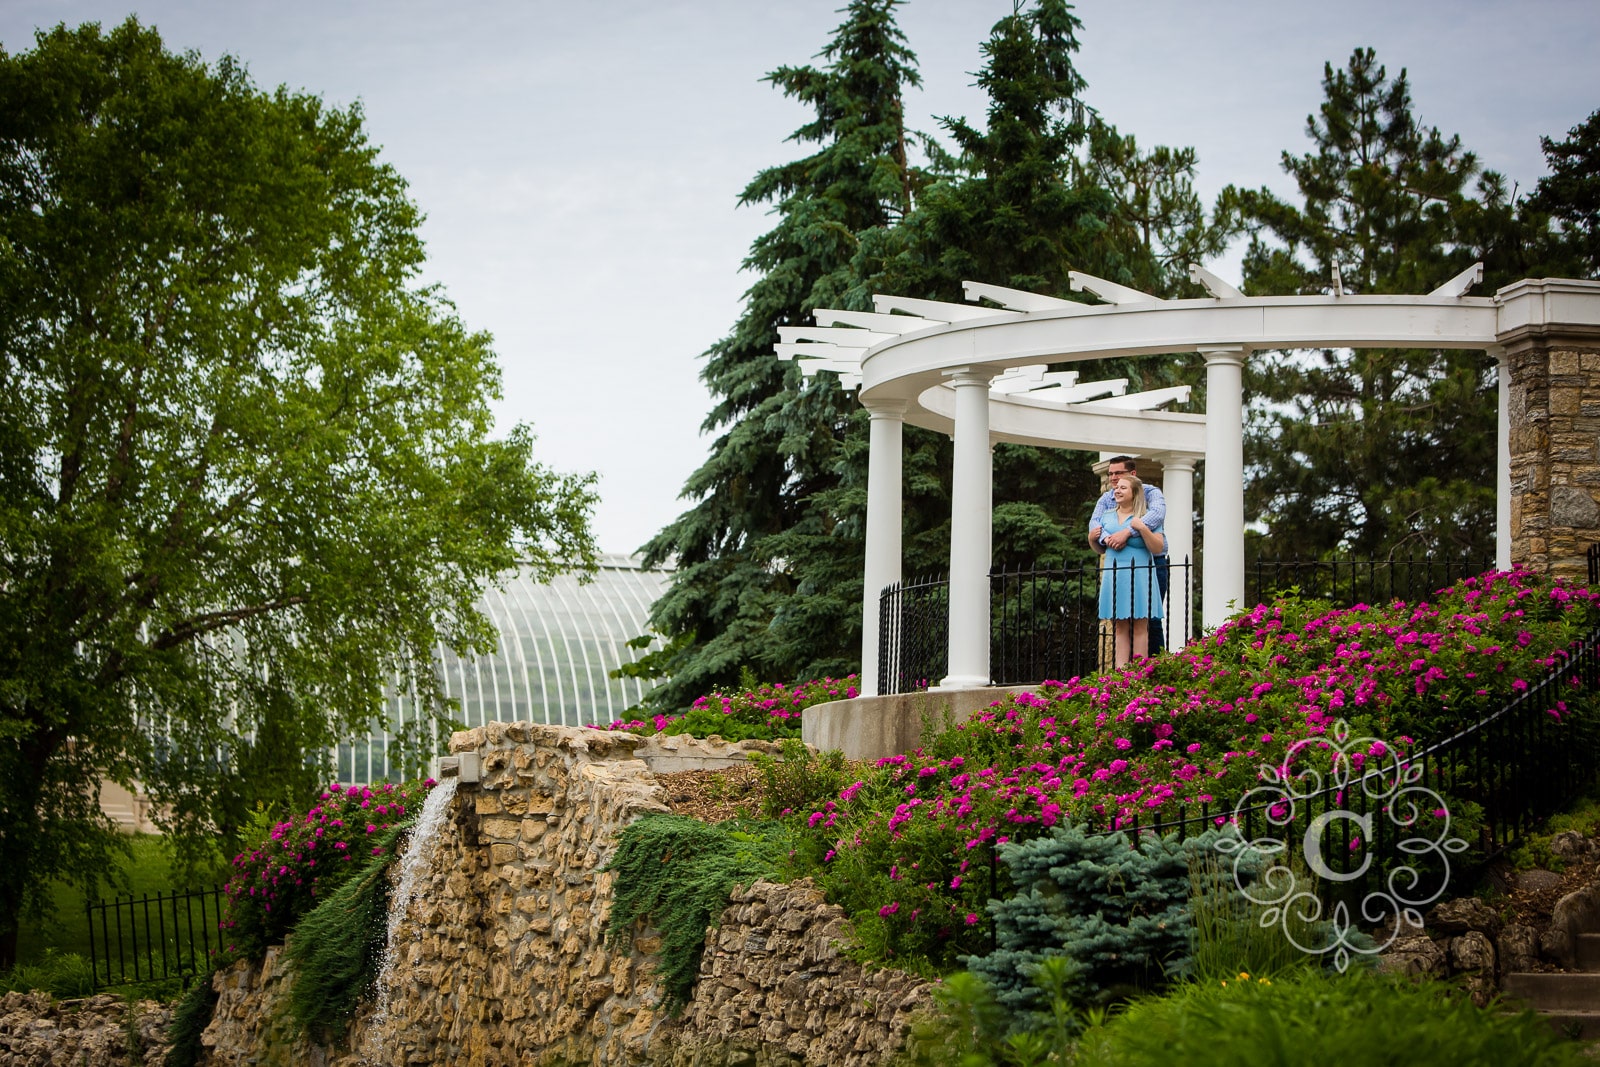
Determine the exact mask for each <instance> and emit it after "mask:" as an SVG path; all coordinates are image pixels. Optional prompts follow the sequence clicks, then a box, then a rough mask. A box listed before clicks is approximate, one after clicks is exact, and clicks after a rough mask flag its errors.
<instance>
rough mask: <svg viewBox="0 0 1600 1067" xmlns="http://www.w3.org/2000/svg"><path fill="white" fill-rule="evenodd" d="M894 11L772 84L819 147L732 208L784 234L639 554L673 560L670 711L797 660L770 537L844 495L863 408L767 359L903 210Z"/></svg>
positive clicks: (786, 587)
mask: <svg viewBox="0 0 1600 1067" xmlns="http://www.w3.org/2000/svg"><path fill="white" fill-rule="evenodd" d="M897 6H899V0H852V2H851V3H850V5H849V6H848V7H847V8H846V9H845V20H844V22H843V24H841V25H840V26H839V28H838V29H837V30H836V31H835V32H834V36H833V39H832V40H831V41H830V43H829V44H828V46H827V47H826V48H824V49H823V51H822V52H821V53H820V55H819V58H821V59H822V60H823V61H824V64H823V65H821V66H810V65H808V66H801V67H782V68H779V69H778V70H775V71H773V72H772V73H771V74H770V75H768V78H767V80H768V81H770V82H771V83H772V84H773V85H775V86H777V87H778V88H779V89H780V90H782V91H783V93H784V95H786V96H791V97H794V98H796V99H798V100H800V101H802V102H803V103H805V104H807V105H809V106H810V107H811V108H813V110H814V112H815V117H814V119H813V120H812V121H811V122H809V123H807V124H806V125H805V126H802V127H801V128H800V129H799V130H797V131H795V133H794V134H793V136H792V137H791V138H790V139H791V140H793V141H796V142H799V143H804V144H815V145H817V146H818V147H817V150H816V151H815V152H813V153H812V154H811V155H809V156H806V157H805V158H803V159H799V160H796V161H794V162H792V163H788V164H786V165H783V166H778V167H773V168H771V169H768V170H765V171H762V172H761V173H760V174H758V175H756V177H755V179H754V180H753V181H751V183H750V184H749V185H748V186H747V187H746V188H745V190H744V193H743V195H742V197H741V199H740V203H741V204H743V205H754V204H762V203H772V204H775V205H776V214H777V215H778V223H777V225H776V226H775V227H774V228H773V229H772V230H771V231H770V232H768V233H766V234H765V235H763V236H762V237H760V238H759V239H757V241H756V242H755V244H754V245H753V246H752V248H751V251H750V255H749V257H748V258H747V259H746V260H745V264H744V265H745V267H746V269H749V270H752V271H755V272H758V273H759V275H760V277H759V279H758V280H757V281H756V282H755V284H754V285H753V286H751V288H750V290H749V292H748V293H747V294H746V303H745V311H744V314H743V315H742V316H741V318H740V319H739V321H738V322H737V323H736V324H735V326H734V329H733V332H732V333H731V334H730V335H729V336H728V337H726V338H724V339H723V340H721V341H719V342H718V343H717V344H716V345H714V346H713V347H712V348H711V350H710V351H709V352H708V353H707V357H708V359H707V364H706V368H705V370H704V372H703V373H702V378H703V380H704V381H705V382H706V383H707V385H708V386H709V387H710V388H711V391H712V393H713V394H714V395H715V396H716V398H717V402H716V405H715V407H714V408H713V409H712V411H711V414H710V415H709V416H708V417H707V419H706V421H705V423H704V428H705V430H706V431H707V432H716V433H718V434H719V436H718V437H717V439H716V441H715V443H714V444H713V445H712V450H711V456H710V458H709V459H707V461H706V462H705V464H704V465H703V466H701V468H700V469H699V470H697V471H696V472H695V473H694V474H693V475H692V476H691V477H690V478H689V481H688V483H687V485H686V486H685V488H684V496H685V497H687V498H690V499H692V500H694V502H695V503H694V505H693V506H692V507H691V508H690V509H689V510H688V511H686V512H684V513H683V514H682V515H681V516H679V518H678V519H677V520H676V521H675V522H673V523H672V524H671V525H670V526H668V527H667V528H666V529H664V530H662V531H661V532H660V533H659V534H657V535H656V537H655V538H653V539H652V540H651V541H650V543H649V544H648V545H647V546H646V549H645V553H646V556H647V557H648V558H649V559H650V560H651V561H652V562H659V561H661V560H664V559H667V558H673V559H675V560H676V563H677V568H678V569H677V574H676V576H675V578H674V580H673V585H672V588H671V589H670V590H669V591H668V592H667V594H666V595H665V596H663V597H662V599H661V600H660V601H658V602H657V604H656V605H655V608H654V609H653V613H652V623H653V624H654V626H655V627H656V628H657V629H658V630H660V631H662V632H663V633H668V634H674V635H677V634H684V633H687V632H691V631H692V632H693V633H694V634H696V639H695V641H694V642H693V643H691V644H690V645H688V646H687V647H686V648H685V649H684V650H683V652H682V653H681V654H680V655H678V656H677V657H675V662H673V663H672V664H670V665H669V669H670V671H671V674H672V678H671V680H670V681H669V682H668V683H667V684H666V685H665V686H664V687H663V689H662V690H661V691H660V693H659V696H658V698H657V699H659V700H661V701H662V702H663V703H664V704H672V703H682V702H684V701H686V700H687V699H689V698H692V697H693V696H695V695H697V694H699V693H702V692H705V691H706V689H707V688H708V687H709V686H711V685H713V684H719V683H727V682H730V681H733V680H735V679H737V678H738V677H739V674H740V670H741V668H744V667H749V668H750V669H752V670H754V671H756V672H757V673H758V674H761V675H763V676H766V677H787V676H789V675H790V674H792V673H794V672H795V671H796V670H797V668H798V664H797V663H796V662H795V659H794V654H795V651H796V650H795V649H793V648H792V647H787V646H785V645H784V644H783V643H782V642H778V641H774V640H773V639H772V637H771V636H770V634H769V628H770V626H771V623H772V619H773V615H774V613H775V611H776V610H777V608H778V607H779V605H780V604H781V603H782V602H783V601H784V599H785V598H787V597H789V596H792V595H793V594H794V593H795V591H796V587H797V583H796V581H795V579H794V577H793V575H792V573H791V570H790V568H789V565H788V561H787V560H786V559H784V558H783V557H782V556H781V554H780V551H779V550H780V549H781V547H782V545H781V543H778V542H775V541H774V538H777V537H778V536H779V535H782V534H784V533H785V532H786V531H789V532H790V536H791V537H792V536H793V533H792V532H793V531H795V530H797V529H807V528H812V527H817V526H818V525H819V520H818V518H817V517H816V516H814V515H809V514H808V507H809V504H808V501H810V499H811V498H812V497H813V496H814V495H815V494H817V493H818V492H821V491H824V490H827V489H829V488H832V487H834V486H835V485H836V484H837V482H838V473H837V468H838V461H839V452H840V443H841V441H842V439H843V438H844V436H845V433H846V429H847V426H848V423H849V420H850V416H851V414H852V413H853V412H854V411H855V410H856V408H857V406H858V405H857V404H856V401H855V399H854V397H853V396H850V395H848V394H846V393H844V392H843V391H842V390H841V389H840V388H839V385H838V383H837V381H836V380H835V379H834V378H833V376H831V375H823V376H819V377H818V378H815V379H813V380H811V381H809V382H803V381H802V380H801V378H800V374H799V369H798V368H797V367H795V366H794V365H792V364H788V363H785V362H783V361H780V360H779V359H778V358H777V357H776V355H774V351H773V349H774V345H776V343H777V341H778V333H777V329H778V327H779V326H799V325H810V324H811V317H810V313H811V311H812V310H813V309H814V308H817V307H828V306H832V307H838V306H841V305H843V306H852V305H851V303H850V301H851V298H850V297H849V296H848V295H847V293H848V291H849V290H851V289H852V285H851V282H850V279H851V275H850V264H851V260H852V259H853V257H854V255H855V252H856V235H857V234H858V233H860V232H862V231H865V230H869V229H872V228H874V227H879V226H884V225H887V224H889V223H890V222H892V221H893V220H895V219H898V218H900V217H901V216H903V215H904V214H905V212H906V211H908V210H909V208H910V198H911V194H912V187H913V181H914V174H913V172H912V170H911V168H909V167H908V165H907V159H906V134H905V126H904V115H903V107H902V99H901V94H902V91H903V89H904V87H905V86H907V85H917V84H918V83H919V82H918V77H917V72H916V67H915V63H916V58H915V56H914V55H913V54H912V53H911V51H910V50H909V49H908V48H907V47H906V44H905V38H904V36H903V35H902V34H901V33H900V30H899V28H898V27H897V26H896V24H895V20H894V9H895V8H896V7H897ZM854 306H860V304H859V301H857V303H856V304H855V305H854ZM858 582H859V579H858Z"/></svg>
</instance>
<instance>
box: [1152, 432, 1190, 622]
mask: <svg viewBox="0 0 1600 1067" xmlns="http://www.w3.org/2000/svg"><path fill="white" fill-rule="evenodd" d="M1155 458H1156V459H1158V460H1160V461H1161V472H1162V473H1161V491H1162V493H1164V494H1165V495H1166V498H1167V523H1166V529H1165V531H1164V532H1165V533H1166V535H1167V558H1168V559H1170V560H1171V561H1172V564H1173V566H1176V567H1184V565H1185V564H1188V565H1189V566H1187V567H1184V569H1183V570H1182V571H1181V572H1180V573H1181V575H1182V578H1181V579H1179V580H1177V581H1175V582H1174V583H1173V584H1172V585H1171V586H1170V588H1169V592H1168V594H1167V596H1168V599H1169V600H1170V601H1171V603H1172V604H1173V607H1172V608H1171V609H1170V614H1172V615H1174V616H1176V615H1177V614H1178V612H1179V611H1182V612H1184V616H1183V628H1182V629H1181V630H1178V631H1176V632H1177V633H1180V634H1181V633H1186V632H1187V630H1188V627H1189V626H1190V625H1192V621H1191V620H1192V618H1193V612H1194V566H1193V564H1194V467H1195V463H1196V461H1197V460H1198V459H1199V457H1198V456H1191V455H1187V454H1183V453H1176V452H1163V453H1161V454H1159V455H1157V456H1156V457H1155ZM1180 588H1181V595H1180ZM1168 625H1169V629H1168V631H1167V632H1168V634H1169V637H1168V641H1169V643H1170V642H1171V641H1172V640H1173V638H1172V637H1171V636H1170V635H1171V634H1173V633H1174V631H1173V630H1172V629H1171V628H1170V626H1171V624H1170V623H1169V624H1168Z"/></svg>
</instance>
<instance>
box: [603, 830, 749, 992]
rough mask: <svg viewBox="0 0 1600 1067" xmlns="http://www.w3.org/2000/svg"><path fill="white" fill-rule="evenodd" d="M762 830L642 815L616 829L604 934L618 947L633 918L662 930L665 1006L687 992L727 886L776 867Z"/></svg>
mask: <svg viewBox="0 0 1600 1067" xmlns="http://www.w3.org/2000/svg"><path fill="white" fill-rule="evenodd" d="M762 829H763V828H762V827H759V826H757V827H755V828H754V829H753V830H740V829H738V828H736V827H735V826H734V825H733V824H731V823H717V824H715V825H708V824H706V823H703V822H699V821H697V820H695V819H690V818H688V817H686V816H682V815H647V816H645V817H644V818H642V819H640V820H639V821H638V822H636V823H633V824H632V825H630V826H628V827H626V828H625V829H624V830H623V831H622V835H621V840H620V842H619V843H618V845H617V854H616V855H615V856H614V857H612V860H611V862H610V863H609V864H607V865H606V867H605V868H604V869H605V870H607V871H614V872H616V882H615V890H614V896H613V899H612V904H611V914H610V915H609V916H608V918H607V923H606V938H607V940H608V941H609V942H610V943H611V944H612V945H614V946H617V947H625V946H626V945H627V944H628V943H629V941H630V940H631V938H632V936H633V928H634V924H635V923H639V922H643V923H648V924H650V925H653V926H655V927H657V928H658V929H659V930H660V931H661V964H660V968H661V971H660V973H661V978H662V982H663V984H664V985H665V986H666V1004H667V1006H668V1009H669V1010H671V1011H673V1012H677V1011H679V1010H681V1009H682V1007H683V1005H685V1004H687V1003H688V1001H689V997H690V996H691V995H692V994H693V992H694V983H695V979H696V978H697V977H698V975H699V973H700V957H701V956H702V955H703V954H704V951H705V940H706V931H707V930H708V929H710V928H711V927H712V926H714V925H715V924H716V922H717V920H718V919H719V918H720V916H721V915H722V910H723V908H724V907H726V906H727V903H728V894H729V892H730V891H732V889H733V887H734V886H735V885H749V884H750V883H752V882H754V881H756V880H757V879H758V878H763V877H772V876H773V875H774V874H775V873H776V869H777V864H778V851H779V849H778V847H777V846H776V845H775V844H774V843H773V841H772V840H770V839H769V838H767V837H764V836H763V834H762V832H761V831H762ZM766 829H767V830H768V831H769V832H770V829H771V828H770V827H768V828H766Z"/></svg>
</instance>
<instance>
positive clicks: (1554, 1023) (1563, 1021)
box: [1539, 1011, 1600, 1041]
mask: <svg viewBox="0 0 1600 1067" xmlns="http://www.w3.org/2000/svg"><path fill="white" fill-rule="evenodd" d="M1539 1016H1540V1018H1542V1019H1544V1020H1545V1022H1547V1023H1549V1024H1550V1028H1551V1029H1552V1030H1554V1031H1555V1032H1556V1033H1558V1034H1560V1035H1561V1036H1562V1037H1567V1038H1571V1039H1572V1040H1574V1041H1595V1040H1600V1011H1557V1012H1540V1013H1539Z"/></svg>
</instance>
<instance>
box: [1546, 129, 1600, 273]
mask: <svg viewBox="0 0 1600 1067" xmlns="http://www.w3.org/2000/svg"><path fill="white" fill-rule="evenodd" d="M1539 144H1540V145H1541V146H1542V147H1543V148H1544V158H1545V161H1546V162H1547V163H1548V164H1549V166H1550V173H1549V174H1548V175H1546V176H1545V177H1543V178H1540V179H1539V185H1538V187H1537V188H1536V189H1535V190H1534V195H1533V199H1532V205H1531V206H1532V207H1533V208H1534V209H1536V210H1541V211H1546V212H1548V213H1549V214H1551V215H1552V216H1554V217H1555V218H1557V219H1559V220H1561V223H1562V226H1563V227H1564V230H1565V234H1566V235H1567V236H1568V237H1570V238H1571V239H1572V241H1573V242H1574V243H1575V245H1576V248H1575V249H1574V251H1575V253H1576V255H1577V256H1578V257H1579V266H1580V267H1581V269H1582V271H1583V273H1584V275H1585V276H1586V277H1593V276H1594V275H1595V274H1600V111H1596V112H1595V113H1594V114H1592V115H1590V116H1589V117H1588V118H1587V119H1585V120H1584V121H1583V122H1581V123H1579V124H1578V125H1576V126H1574V127H1573V128H1572V129H1570V130H1568V131H1567V137H1566V140H1564V141H1556V140H1552V139H1551V138H1549V137H1541V138H1539Z"/></svg>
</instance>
